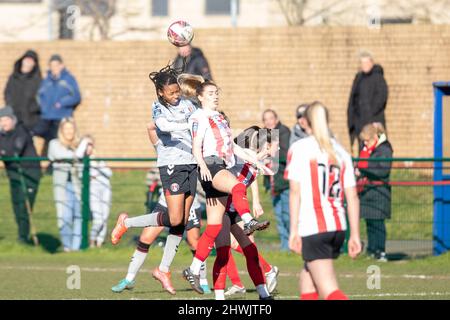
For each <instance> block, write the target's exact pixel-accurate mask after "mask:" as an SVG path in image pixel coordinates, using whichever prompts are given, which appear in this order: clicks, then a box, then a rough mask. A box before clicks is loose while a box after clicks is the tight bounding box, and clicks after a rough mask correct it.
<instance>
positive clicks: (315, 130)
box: [285, 102, 361, 300]
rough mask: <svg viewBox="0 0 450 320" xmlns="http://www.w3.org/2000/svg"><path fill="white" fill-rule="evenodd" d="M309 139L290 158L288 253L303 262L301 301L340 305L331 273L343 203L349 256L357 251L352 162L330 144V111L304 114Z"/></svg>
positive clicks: (340, 239) (314, 107)
mask: <svg viewBox="0 0 450 320" xmlns="http://www.w3.org/2000/svg"><path fill="white" fill-rule="evenodd" d="M306 119H307V121H308V124H309V126H310V128H311V131H312V135H310V136H309V137H307V138H304V139H302V140H299V141H297V142H295V143H294V144H293V145H292V146H291V148H290V150H289V152H288V166H287V169H286V171H285V176H286V177H287V179H289V184H290V196H289V209H290V215H291V226H290V237H289V247H290V248H291V250H292V251H294V252H296V253H300V252H301V254H302V256H303V260H304V261H305V264H304V268H303V269H302V271H301V273H300V294H301V296H300V299H305V300H306V299H310V300H311V299H315V300H317V299H318V297H319V296H320V297H322V298H324V299H327V300H337V299H340V300H344V299H347V297H346V295H345V294H344V293H343V292H342V291H340V290H339V287H338V284H337V280H336V275H335V272H334V268H333V259H336V258H338V256H339V253H340V250H341V247H342V245H343V243H344V239H345V230H346V228H347V226H346V218H345V208H344V195H345V198H346V200H347V210H348V220H349V223H350V239H349V241H348V252H349V256H350V257H352V258H355V257H356V256H357V255H358V254H359V253H360V251H361V241H360V237H359V200H358V195H357V192H356V187H355V185H356V183H355V177H354V170H353V165H352V159H351V157H350V155H349V154H348V153H347V152H346V151H345V150H344V149H343V148H342V147H341V145H340V144H339V143H338V142H337V141H336V140H335V139H333V138H332V136H331V133H330V129H329V127H328V111H327V109H326V107H324V106H323V105H322V104H321V103H320V102H314V103H312V104H311V105H310V106H309V108H308V109H307V111H306Z"/></svg>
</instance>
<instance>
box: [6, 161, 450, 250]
mask: <svg viewBox="0 0 450 320" xmlns="http://www.w3.org/2000/svg"><path fill="white" fill-rule="evenodd" d="M0 160H2V161H12V162H16V161H43V162H47V161H49V159H48V158H45V157H38V158H29V157H21V158H17V157H3V158H0ZM92 160H96V161H106V162H108V163H112V162H115V163H130V162H137V163H148V164H149V165H148V167H147V169H151V168H154V167H155V161H156V158H111V157H110V158H95V159H91V158H89V157H84V158H82V159H80V160H78V161H77V162H78V164H80V165H82V175H81V182H82V189H81V190H82V191H81V206H82V219H83V224H82V235H83V240H82V246H81V248H82V249H85V248H87V247H88V245H89V243H88V231H89V220H90V215H91V212H90V206H89V193H90V191H89V186H90V176H89V174H90V166H91V161H92ZM64 161H68V162H73V161H74V160H73V159H66V160H64ZM354 161H355V163H357V162H359V161H369V162H374V163H380V162H381V163H385V164H389V167H390V175H389V179H387V180H386V179H385V180H383V179H381V180H380V179H378V180H377V179H369V181H367V182H366V184H365V186H364V187H365V188H374V190H377V188H386V187H387V188H388V189H389V192H390V195H391V200H390V209H391V218H390V219H388V220H386V228H387V250H388V251H389V252H391V253H399V254H401V253H403V252H405V253H406V254H407V255H428V254H431V253H432V251H433V240H435V239H434V238H435V230H434V229H435V226H434V223H435V219H434V205H435V197H434V189H435V188H437V187H439V186H441V187H447V186H449V185H450V181H447V180H441V181H436V180H435V178H434V176H435V175H434V174H435V171H436V170H446V169H449V168H450V159H449V158H440V159H437V158H392V159H385V158H384V159H358V158H355V159H354ZM48 163H50V162H48ZM445 163H448V164H449V165H447V166H445ZM43 167H44V168H45V165H44V166H43ZM147 169H145V171H147ZM142 170H143V169H142V168H139V169H137V168H132V167H124V166H122V167H115V168H114V172H115V175H116V173H117V174H118V175H119V176H118V177H117V179H116V180H114V181H113V185H112V189H113V207H112V208H113V210H112V212H114V211H115V210H117V207H119V206H122V205H123V207H127V206H128V207H129V206H132V207H133V208H134V210H136V211H137V212H136V213H139V212H140V213H144V212H145V211H146V208H145V206H144V205H145V202H146V199H145V195H144V190H145V189H144V188H146V186H147V185H146V184H145V182H144V173H142V176H141V173H139V174H137V172H138V171H142ZM126 172H128V173H136V174H135V175H131V176H130V177H127V176H126ZM0 176H1V175H0ZM141 178H142V183H136V181H138V180H137V179H141ZM0 185H1V183H0ZM132 188H133V190H131V189H132ZM134 188H138V189H134ZM141 188H142V189H141ZM41 189H43V190H47V191H45V194H46V195H47V198H46V201H48V202H51V201H52V200H51V192H50V191H48V189H51V182H49V181H48V179H47V180H45V181H44V185H43V186H41ZM128 189H130V190H128ZM3 190H6V189H3ZM134 190H142V194H141V193H140V191H139V192H137V191H134ZM115 194H117V195H115ZM0 196H1V197H2V198H3V199H5V200H7V197H6V195H5V194H3V195H0ZM265 196H267V197H268V195H262V197H265ZM380 199H381V198H380ZM38 201H41V200H40V198H39V196H38ZM377 202H380V200H377V199H375V201H373V203H374V204H375V205H376V203H377ZM138 203H139V204H138ZM266 203H270V201H266ZM139 208H142V209H139ZM265 209H266V210H265V211H266V212H268V213H269V215H271V212H272V208H271V207H270V206H268V207H266V208H265ZM47 210H51V209H47ZM362 214H363V213H362ZM449 214H450V213H449ZM49 217H51V215H50V214H47V215H46V216H45V218H46V219H51V218H49ZM53 217H54V215H53ZM43 218H44V217H39V216H38V215H37V216H36V219H37V220H39V219H43ZM110 220H111V222H112V221H115V220H114V216H111V217H110ZM274 220H275V219H273V222H275V221H274ZM274 225H275V224H274ZM110 226H111V224H110ZM0 229H1V225H0ZM38 231H39V230H38ZM271 232H272V233H270V232H269V233H268V236H267V237H268V238H267V239H271V240H270V241H269V240H267V242H268V243H269V242H273V241H272V239H274V238H275V239H276V238H277V237H276V228H272V231H271ZM3 233H4V232H3ZM11 233H12V232H11ZM361 233H362V238H363V239H365V238H366V230H365V226H364V223H362V224H361ZM1 234H2V231H1V230H0V235H1ZM271 236H272V238H271ZM260 237H261V241H262V242H264V240H265V238H264V237H265V234H263V233H262V234H261V236H260Z"/></svg>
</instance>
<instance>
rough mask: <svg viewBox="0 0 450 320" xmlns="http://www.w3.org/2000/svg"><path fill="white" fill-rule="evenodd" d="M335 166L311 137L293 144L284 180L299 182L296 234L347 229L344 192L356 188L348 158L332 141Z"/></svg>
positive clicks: (350, 162)
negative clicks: (298, 210)
mask: <svg viewBox="0 0 450 320" xmlns="http://www.w3.org/2000/svg"><path fill="white" fill-rule="evenodd" d="M332 145H333V148H334V150H335V152H336V155H337V158H338V166H335V165H332V164H331V162H330V161H329V158H328V155H327V153H325V152H323V151H322V150H321V149H320V147H319V144H318V143H317V141H316V139H315V138H314V137H313V136H310V137H308V138H304V139H302V140H299V141H297V142H295V143H294V144H292V146H291V147H290V149H289V152H288V164H287V167H286V171H285V178H287V179H289V180H293V181H296V182H299V183H300V212H299V225H298V231H299V235H300V236H302V237H305V236H309V235H313V234H318V233H323V232H331V231H341V230H346V229H347V221H346V215H345V208H344V190H345V189H346V188H349V187H354V186H355V185H356V182H355V176H354V170H353V164H352V159H351V157H350V155H349V154H348V153H347V152H346V151H345V150H344V148H343V147H342V146H341V145H339V143H337V142H336V141H335V140H334V139H332Z"/></svg>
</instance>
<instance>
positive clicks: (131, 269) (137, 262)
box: [125, 241, 150, 281]
mask: <svg viewBox="0 0 450 320" xmlns="http://www.w3.org/2000/svg"><path fill="white" fill-rule="evenodd" d="M149 247H150V245H149V244H146V243H143V242H141V241H139V242H138V245H137V248H136V250H135V251H134V253H133V255H132V256H131V261H130V264H129V265H128V273H127V276H126V277H125V279H127V280H128V281H133V280H134V279H135V278H136V275H137V273H138V272H139V270H140V269H141V267H142V265H143V264H144V261H145V258H146V257H147V254H148V248H149Z"/></svg>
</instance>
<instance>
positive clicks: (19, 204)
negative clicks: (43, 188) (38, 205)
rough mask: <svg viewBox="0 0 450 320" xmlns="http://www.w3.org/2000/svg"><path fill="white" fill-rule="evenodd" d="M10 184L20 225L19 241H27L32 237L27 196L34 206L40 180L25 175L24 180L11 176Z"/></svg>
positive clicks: (31, 205) (15, 212)
mask: <svg viewBox="0 0 450 320" xmlns="http://www.w3.org/2000/svg"><path fill="white" fill-rule="evenodd" d="M22 183H25V187H26V194H25V193H24V187H23V185H22ZM9 186H10V192H11V200H12V204H13V210H14V215H15V217H16V223H17V227H18V234H19V241H22V242H27V241H28V240H29V238H30V220H29V218H28V210H27V207H26V202H25V200H26V198H25V196H26V197H27V199H28V201H29V203H30V207H31V208H33V206H34V201H35V200H36V195H37V191H38V186H39V180H36V179H33V178H30V177H26V176H25V177H24V178H23V182H22V181H21V180H20V179H19V177H14V178H10V180H9Z"/></svg>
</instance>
